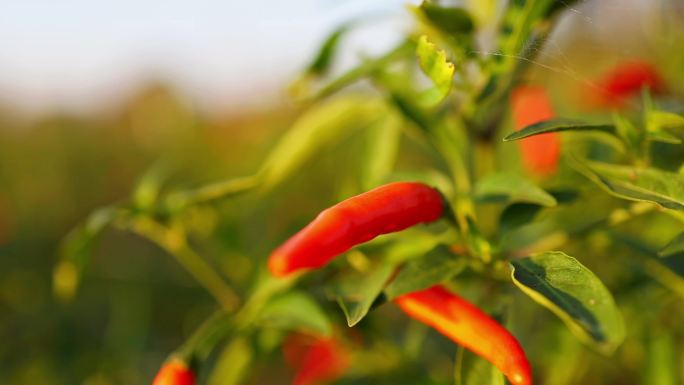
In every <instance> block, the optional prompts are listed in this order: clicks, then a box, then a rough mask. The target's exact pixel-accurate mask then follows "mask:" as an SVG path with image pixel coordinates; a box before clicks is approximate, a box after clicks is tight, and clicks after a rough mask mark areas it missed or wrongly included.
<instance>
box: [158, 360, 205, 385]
mask: <svg viewBox="0 0 684 385" xmlns="http://www.w3.org/2000/svg"><path fill="white" fill-rule="evenodd" d="M194 384H195V373H193V371H192V370H191V369H190V368H189V367H188V365H187V364H186V363H185V362H184V361H182V360H180V359H176V358H174V359H171V360H169V361H167V362H166V363H165V364H164V365H163V366H162V367H161V369H159V373H157V376H156V377H154V381H152V385H194Z"/></svg>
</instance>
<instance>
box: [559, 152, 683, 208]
mask: <svg viewBox="0 0 684 385" xmlns="http://www.w3.org/2000/svg"><path fill="white" fill-rule="evenodd" d="M570 164H571V165H572V166H573V167H574V168H575V169H576V170H577V171H579V172H580V173H582V174H584V176H586V177H587V178H589V179H590V180H592V181H593V182H594V183H596V184H598V185H599V187H601V188H602V189H604V190H605V191H607V192H608V193H610V194H612V195H614V196H616V197H619V198H623V199H628V200H633V201H647V202H653V203H657V204H659V205H661V206H663V207H665V208H668V209H672V210H679V211H684V175H681V174H677V173H672V172H668V171H662V170H658V169H655V168H636V167H632V166H622V165H615V164H608V163H600V162H590V161H580V160H579V159H576V158H571V163H570Z"/></svg>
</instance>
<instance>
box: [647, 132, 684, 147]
mask: <svg viewBox="0 0 684 385" xmlns="http://www.w3.org/2000/svg"><path fill="white" fill-rule="evenodd" d="M646 138H648V140H650V141H652V142H660V143H669V144H681V143H682V140H681V139H679V137H677V136H674V135H672V134H670V133H669V132H667V131H648V132H646Z"/></svg>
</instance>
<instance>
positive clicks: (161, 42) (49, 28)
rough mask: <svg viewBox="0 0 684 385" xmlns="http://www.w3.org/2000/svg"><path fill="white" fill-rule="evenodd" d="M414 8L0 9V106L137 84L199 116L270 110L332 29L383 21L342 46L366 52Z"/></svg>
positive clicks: (119, 92)
mask: <svg viewBox="0 0 684 385" xmlns="http://www.w3.org/2000/svg"><path fill="white" fill-rule="evenodd" d="M417 2H418V1H406V0H374V1H372V2H369V1H368V0H290V1H282V0H262V1H256V0H243V1H238V0H194V1H188V0H185V1H181V0H164V1H160V0H147V1H145V0H59V1H55V0H0V103H2V104H9V105H10V106H12V107H20V108H22V109H29V110H33V109H45V108H54V107H66V108H79V109H82V108H86V109H87V108H91V107H93V106H97V105H98V104H102V103H106V102H107V101H111V100H112V99H114V100H117V99H122V98H124V97H125V96H126V95H127V94H129V93H130V92H131V91H132V90H133V89H135V87H136V86H139V85H140V84H141V83H142V82H143V81H144V80H146V79H149V78H156V79H162V80H168V81H169V82H171V83H172V84H174V85H176V86H177V87H179V88H180V89H181V90H182V92H184V93H186V94H187V95H188V96H189V97H191V98H193V99H195V100H197V101H198V103H199V104H203V105H208V106H209V107H210V108H224V107H225V106H226V105H231V104H234V105H238V104H240V103H245V102H247V103H251V102H255V101H256V102H258V101H259V99H272V98H274V97H276V96H277V92H278V90H279V89H282V86H283V85H284V84H285V83H286V82H287V81H288V80H290V79H291V78H292V77H293V76H294V75H295V74H296V73H297V71H298V70H299V69H300V68H302V66H304V65H305V64H306V62H307V61H308V60H309V59H310V57H311V56H312V54H313V53H314V52H315V50H316V48H317V45H318V44H319V43H320V41H321V40H322V39H324V37H325V36H326V34H327V33H328V32H329V31H330V30H331V29H333V28H334V27H335V26H336V25H339V24H340V23H342V22H344V21H346V20H348V19H350V18H352V17H354V16H359V15H364V14H366V13H369V12H372V13H374V14H382V15H387V17H388V19H387V20H386V21H385V22H382V19H380V20H379V21H378V22H377V23H374V24H373V25H370V26H367V27H365V28H363V30H362V31H361V32H359V33H356V34H355V35H352V36H350V38H349V40H350V41H349V42H348V43H347V46H346V47H347V48H351V50H349V49H347V51H351V52H352V56H353V55H354V54H356V53H359V52H361V51H369V52H373V51H378V50H380V49H382V48H384V47H386V46H387V45H388V44H389V43H391V42H392V41H393V40H394V39H397V38H398V37H399V36H400V34H401V32H402V31H401V29H398V28H397V23H401V19H402V16H404V17H406V11H405V8H404V5H405V4H407V3H417ZM369 4H372V5H369ZM346 59H347V60H350V59H351V58H349V57H347V58H346ZM236 99H237V100H236ZM246 99H247V100H246Z"/></svg>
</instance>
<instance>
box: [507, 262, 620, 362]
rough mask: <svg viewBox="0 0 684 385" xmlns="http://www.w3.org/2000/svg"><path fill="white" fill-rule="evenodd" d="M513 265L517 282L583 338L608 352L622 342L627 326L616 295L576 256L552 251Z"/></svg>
mask: <svg viewBox="0 0 684 385" xmlns="http://www.w3.org/2000/svg"><path fill="white" fill-rule="evenodd" d="M511 266H512V268H513V271H512V273H511V277H512V279H513V282H514V283H515V285H516V286H518V287H519V288H520V289H521V290H522V291H523V292H524V293H525V294H527V295H528V296H530V297H531V298H532V299H533V300H534V301H535V302H537V303H539V304H540V305H542V306H544V307H546V308H547V309H549V310H551V311H552V312H553V313H554V314H556V315H557V316H558V317H559V318H560V319H561V320H563V322H565V324H566V325H567V326H568V328H569V329H570V330H571V331H572V332H573V333H574V334H575V335H576V336H578V337H579V338H580V339H582V340H583V341H585V342H587V343H590V344H592V345H593V346H595V347H597V348H598V349H599V350H600V351H602V352H603V353H606V354H610V353H612V352H613V351H614V350H615V349H616V348H617V347H618V346H619V345H620V344H621V343H622V341H623V339H624V337H625V325H624V321H623V319H622V315H621V314H620V311H619V310H618V308H617V306H616V305H615V301H614V299H613V296H612V295H611V293H610V292H609V291H608V289H607V288H606V287H605V286H604V285H603V283H602V282H601V280H600V279H599V278H598V277H597V276H596V275H594V273H592V272H591V271H590V270H589V269H587V268H586V267H584V266H583V265H582V264H581V263H579V261H577V260H576V259H575V258H573V257H570V256H568V255H566V254H565V253H562V252H558V251H550V252H545V253H540V254H535V255H531V256H529V257H526V258H521V259H516V260H512V261H511Z"/></svg>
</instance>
